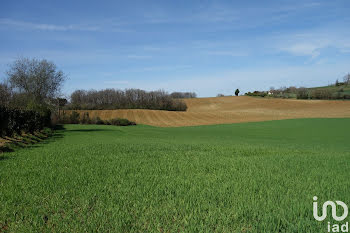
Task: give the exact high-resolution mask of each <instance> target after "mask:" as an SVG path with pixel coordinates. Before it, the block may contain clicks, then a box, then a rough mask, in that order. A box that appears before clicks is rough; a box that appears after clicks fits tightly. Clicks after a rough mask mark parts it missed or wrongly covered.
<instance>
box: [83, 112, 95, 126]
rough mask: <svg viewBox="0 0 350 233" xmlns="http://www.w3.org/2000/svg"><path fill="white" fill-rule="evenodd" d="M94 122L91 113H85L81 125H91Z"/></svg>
mask: <svg viewBox="0 0 350 233" xmlns="http://www.w3.org/2000/svg"><path fill="white" fill-rule="evenodd" d="M91 123H92V121H91V120H90V117H89V113H88V112H84V114H83V117H82V118H81V120H80V124H91Z"/></svg>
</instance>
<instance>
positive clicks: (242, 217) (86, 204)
mask: <svg viewBox="0 0 350 233" xmlns="http://www.w3.org/2000/svg"><path fill="white" fill-rule="evenodd" d="M349 132H350V119H349V118H339V119H294V120H281V121H267V122H255V123H254V122H252V123H240V124H230V125H211V126H193V127H178V128H158V127H152V126H145V125H138V126H130V127H116V126H106V125H101V126H95V125H65V126H64V129H61V130H58V131H56V134H55V135H54V136H53V137H52V138H51V139H49V140H46V141H45V142H43V143H39V144H35V145H33V146H32V147H30V148H25V149H17V150H15V151H14V152H11V153H3V154H0V203H1V204H0V232H1V231H9V232H51V231H55V232H111V231H112V232H326V231H327V222H328V221H330V222H331V223H334V220H333V219H332V218H331V215H330V214H328V217H327V219H326V220H325V221H323V222H318V221H316V220H315V219H314V218H313V209H312V208H313V197H314V196H317V197H318V200H319V202H320V203H323V202H324V201H327V200H341V201H343V202H345V203H348V204H349V203H350V196H349V193H350V173H349V169H350V143H349Z"/></svg>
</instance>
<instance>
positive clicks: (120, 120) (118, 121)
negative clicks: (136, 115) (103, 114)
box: [110, 118, 136, 126]
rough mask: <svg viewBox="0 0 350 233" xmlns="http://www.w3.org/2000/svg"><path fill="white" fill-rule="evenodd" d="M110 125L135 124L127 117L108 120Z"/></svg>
mask: <svg viewBox="0 0 350 233" xmlns="http://www.w3.org/2000/svg"><path fill="white" fill-rule="evenodd" d="M110 124H111V125H117V126H128V125H136V123H135V122H132V121H129V120H128V119H124V118H116V119H112V120H110Z"/></svg>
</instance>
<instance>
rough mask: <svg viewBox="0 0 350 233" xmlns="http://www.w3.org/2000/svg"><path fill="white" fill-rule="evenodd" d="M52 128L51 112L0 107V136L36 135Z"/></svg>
mask: <svg viewBox="0 0 350 233" xmlns="http://www.w3.org/2000/svg"><path fill="white" fill-rule="evenodd" d="M49 126H51V112H50V111H49V110H47V111H45V112H43V113H40V112H37V111H33V110H22V109H13V108H7V107H4V106H0V136H1V137H2V136H12V135H14V134H15V133H16V134H21V133H22V132H24V133H34V132H35V131H38V130H42V129H44V128H45V127H49Z"/></svg>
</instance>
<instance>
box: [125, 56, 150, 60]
mask: <svg viewBox="0 0 350 233" xmlns="http://www.w3.org/2000/svg"><path fill="white" fill-rule="evenodd" d="M126 57H127V58H130V59H149V58H152V56H149V55H127V56H126Z"/></svg>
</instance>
